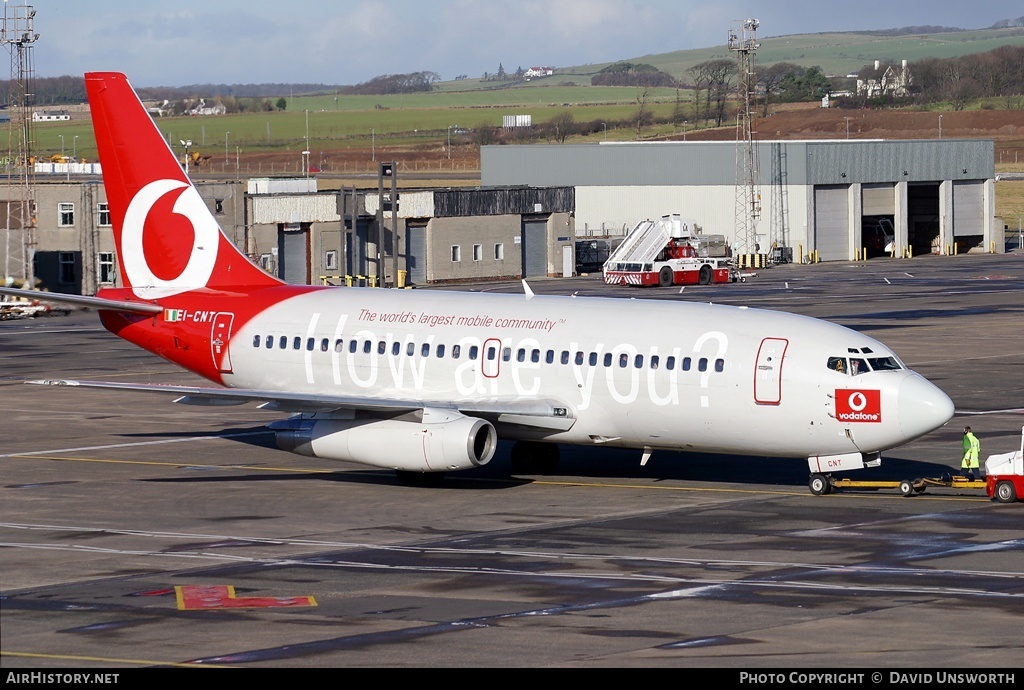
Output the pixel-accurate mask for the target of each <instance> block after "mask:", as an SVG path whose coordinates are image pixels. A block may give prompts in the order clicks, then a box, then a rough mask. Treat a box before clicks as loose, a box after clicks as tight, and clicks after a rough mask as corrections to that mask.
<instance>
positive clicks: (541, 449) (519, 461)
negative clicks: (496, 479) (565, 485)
mask: <svg viewBox="0 0 1024 690" xmlns="http://www.w3.org/2000/svg"><path fill="white" fill-rule="evenodd" d="M560 455H561V453H560V452H559V450H558V446H557V445H556V444H554V443H538V442H537V441H516V443H515V445H513V446H512V471H513V472H515V473H517V474H551V473H552V472H554V471H555V469H556V468H557V467H558V460H559V457H560Z"/></svg>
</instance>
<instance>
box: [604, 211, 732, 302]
mask: <svg viewBox="0 0 1024 690" xmlns="http://www.w3.org/2000/svg"><path fill="white" fill-rule="evenodd" d="M727 253H728V246H727V245H726V244H725V238H724V236H722V235H703V234H701V233H700V232H699V231H698V230H697V229H696V226H695V225H694V224H693V223H692V222H684V221H683V220H682V219H681V218H680V217H679V215H678V214H673V215H670V216H662V217H661V219H660V220H656V221H654V220H643V221H640V222H639V223H638V224H637V226H636V227H635V228H633V230H631V231H630V233H629V235H627V236H626V239H624V240H623V241H622V244H620V245H619V246H618V247H617V248H616V249H615V251H614V252H612V254H611V255H610V256H609V257H608V260H607V261H606V262H605V263H604V266H603V268H602V272H603V275H604V282H605V283H606V284H608V285H637V286H650V285H658V286H661V287H669V286H671V285H711V284H713V283H730V282H731V283H735V282H736V281H737V280H738V281H741V282H746V277H744V276H741V275H740V273H739V271H737V270H736V268H735V265H734V264H733V262H732V260H731V259H730V258H729V257H728V256H726V254H727ZM718 254H721V256H717V255H718Z"/></svg>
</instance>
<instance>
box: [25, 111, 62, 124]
mask: <svg viewBox="0 0 1024 690" xmlns="http://www.w3.org/2000/svg"><path fill="white" fill-rule="evenodd" d="M70 119H71V115H70V114H69V113H68V111H66V110H36V111H33V112H32V122H59V121H61V120H70Z"/></svg>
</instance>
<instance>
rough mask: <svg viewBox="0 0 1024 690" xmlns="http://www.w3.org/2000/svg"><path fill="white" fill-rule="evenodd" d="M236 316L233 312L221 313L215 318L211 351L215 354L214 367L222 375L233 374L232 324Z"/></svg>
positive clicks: (211, 337) (211, 335) (211, 333)
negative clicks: (231, 350) (230, 348)
mask: <svg viewBox="0 0 1024 690" xmlns="http://www.w3.org/2000/svg"><path fill="white" fill-rule="evenodd" d="M234 321H235V315H234V314H232V313H231V312H220V313H219V314H217V316H215V317H214V318H213V330H212V331H211V332H210V350H211V351H212V354H213V365H214V366H215V367H217V371H219V372H220V373H222V374H230V373H231V352H230V350H229V347H228V346H229V345H230V344H231V324H232V323H234Z"/></svg>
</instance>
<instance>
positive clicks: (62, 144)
mask: <svg viewBox="0 0 1024 690" xmlns="http://www.w3.org/2000/svg"><path fill="white" fill-rule="evenodd" d="M57 136H58V137H60V155H61V157H63V156H64V135H63V134H58V135H57Z"/></svg>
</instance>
